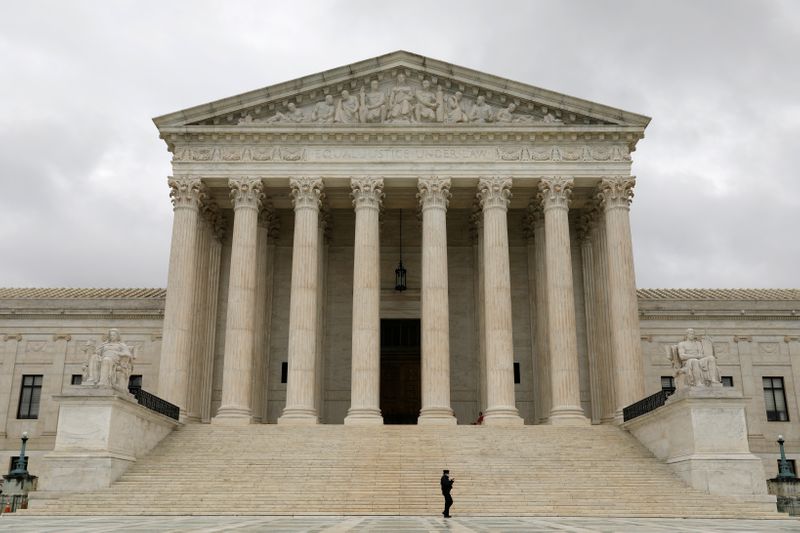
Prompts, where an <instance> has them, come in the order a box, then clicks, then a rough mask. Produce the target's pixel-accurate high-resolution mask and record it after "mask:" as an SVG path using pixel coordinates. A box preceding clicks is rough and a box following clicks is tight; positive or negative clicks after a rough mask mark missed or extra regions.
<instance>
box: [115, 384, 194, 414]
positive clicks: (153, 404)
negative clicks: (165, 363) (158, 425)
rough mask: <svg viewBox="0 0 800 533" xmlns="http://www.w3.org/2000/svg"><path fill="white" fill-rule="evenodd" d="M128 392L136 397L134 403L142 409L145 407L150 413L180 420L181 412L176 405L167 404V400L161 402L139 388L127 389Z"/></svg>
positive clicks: (153, 395) (156, 397)
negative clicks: (137, 403) (153, 412)
mask: <svg viewBox="0 0 800 533" xmlns="http://www.w3.org/2000/svg"><path fill="white" fill-rule="evenodd" d="M128 391H129V392H130V393H131V394H133V395H134V396H135V397H136V401H137V402H139V405H141V406H142V407H147V408H148V409H150V410H151V411H155V412H156V413H161V414H162V415H164V416H168V417H170V418H172V419H175V420H180V413H181V410H180V407H178V406H177V405H175V404H172V403H169V402H168V401H167V400H163V399H161V398H159V397H158V396H156V395H155V394H150V393H149V392H147V391H146V390H144V389H142V388H141V387H129V388H128Z"/></svg>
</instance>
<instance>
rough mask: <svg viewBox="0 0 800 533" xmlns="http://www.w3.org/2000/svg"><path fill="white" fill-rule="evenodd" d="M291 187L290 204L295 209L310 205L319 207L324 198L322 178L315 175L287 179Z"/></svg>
mask: <svg viewBox="0 0 800 533" xmlns="http://www.w3.org/2000/svg"><path fill="white" fill-rule="evenodd" d="M289 186H290V187H291V194H292V204H293V205H294V208H295V209H300V208H303V207H310V208H312V209H319V208H320V206H321V205H322V200H323V199H324V198H325V193H324V192H323V190H324V185H323V184H322V179H321V178H317V177H310V176H302V177H299V178H291V179H290V180H289Z"/></svg>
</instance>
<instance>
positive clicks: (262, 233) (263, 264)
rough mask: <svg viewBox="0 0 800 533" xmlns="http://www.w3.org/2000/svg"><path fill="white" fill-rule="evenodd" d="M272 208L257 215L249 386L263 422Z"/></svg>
mask: <svg viewBox="0 0 800 533" xmlns="http://www.w3.org/2000/svg"><path fill="white" fill-rule="evenodd" d="M272 216H273V213H272V210H271V209H267V208H265V209H263V210H262V211H261V212H260V213H259V215H258V228H257V230H256V288H255V308H254V311H253V324H254V327H253V372H252V380H251V389H250V405H251V408H252V410H253V421H254V422H257V423H260V422H263V421H264V419H265V418H266V413H265V412H264V404H263V402H262V401H261V398H263V397H264V389H265V388H267V364H266V361H265V356H266V354H265V352H266V338H267V336H266V333H265V329H266V328H265V325H266V324H265V322H266V314H267V263H268V261H269V260H268V257H267V250H268V246H267V240H268V234H269V225H270V223H271V222H272Z"/></svg>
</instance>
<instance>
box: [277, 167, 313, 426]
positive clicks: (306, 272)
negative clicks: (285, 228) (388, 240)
mask: <svg viewBox="0 0 800 533" xmlns="http://www.w3.org/2000/svg"><path fill="white" fill-rule="evenodd" d="M289 184H290V186H291V188H292V201H293V203H294V243H293V246H292V286H291V300H290V304H289V350H288V356H289V374H288V380H287V381H288V382H287V384H286V407H284V409H283V415H281V417H280V418H279V419H278V423H279V424H316V423H317V422H318V415H317V408H316V399H315V395H316V362H317V349H316V347H317V334H318V331H317V318H318V316H317V304H318V296H319V294H318V290H317V285H318V283H319V277H318V268H319V264H318V262H319V250H318V240H319V233H318V229H319V208H320V203H321V201H322V199H323V192H322V189H323V185H322V180H321V179H319V178H312V177H300V178H292V179H291V180H290V181H289Z"/></svg>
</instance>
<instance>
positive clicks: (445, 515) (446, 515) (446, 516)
mask: <svg viewBox="0 0 800 533" xmlns="http://www.w3.org/2000/svg"><path fill="white" fill-rule="evenodd" d="M442 516H444V517H445V518H450V515H449V514H444V513H442Z"/></svg>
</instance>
